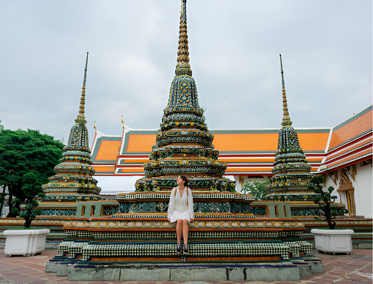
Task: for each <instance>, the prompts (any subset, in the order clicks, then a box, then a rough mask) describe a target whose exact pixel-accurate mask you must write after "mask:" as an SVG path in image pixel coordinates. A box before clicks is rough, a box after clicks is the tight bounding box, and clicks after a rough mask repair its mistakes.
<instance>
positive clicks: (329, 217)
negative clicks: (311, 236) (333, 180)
mask: <svg viewBox="0 0 373 284" xmlns="http://www.w3.org/2000/svg"><path fill="white" fill-rule="evenodd" d="M310 182H311V184H312V187H311V188H312V189H313V190H314V191H315V193H319V194H320V195H318V196H316V197H315V199H314V203H315V204H317V205H318V206H319V208H320V209H319V210H316V214H318V215H319V216H323V217H324V218H325V219H326V221H327V222H328V226H329V229H334V227H335V221H334V219H335V218H336V216H337V215H338V214H340V212H338V211H337V210H336V209H335V208H333V207H332V206H331V205H332V203H334V201H335V200H336V199H337V196H335V195H332V193H333V191H334V187H332V186H329V188H328V190H327V191H323V183H324V177H323V176H313V177H312V178H311V180H310ZM344 211H345V213H347V210H346V209H344Z"/></svg>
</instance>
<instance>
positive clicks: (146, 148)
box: [126, 134, 156, 154]
mask: <svg viewBox="0 0 373 284" xmlns="http://www.w3.org/2000/svg"><path fill="white" fill-rule="evenodd" d="M155 143H156V142H155V134H130V135H129V138H128V145H127V149H126V152H137V153H139V152H148V153H149V154H150V153H151V151H152V146H153V145H154V144H155Z"/></svg>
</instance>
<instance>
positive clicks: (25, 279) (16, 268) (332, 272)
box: [0, 249, 373, 284]
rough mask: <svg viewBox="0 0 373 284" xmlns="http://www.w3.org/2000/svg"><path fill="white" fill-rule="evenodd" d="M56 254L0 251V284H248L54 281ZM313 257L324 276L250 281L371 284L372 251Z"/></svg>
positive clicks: (220, 283)
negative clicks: (51, 265)
mask: <svg viewBox="0 0 373 284" xmlns="http://www.w3.org/2000/svg"><path fill="white" fill-rule="evenodd" d="M56 254H57V251H56V250H46V251H44V252H42V254H39V255H36V256H31V257H22V256H12V257H6V256H5V255H4V250H3V249H1V250H0V283H79V284H88V283H95V284H98V283H125V284H137V283H143V284H163V283H164V284H166V283H169V284H171V283H183V284H205V283H212V284H232V283H247V282H233V281H220V282H219V281H178V282H176V281H175V282H161V281H153V282H144V281H142V282H136V281H125V282H123V281H122V282H121V281H111V282H98V281H97V282H86V281H67V277H57V276H55V274H54V273H53V274H51V273H45V272H44V270H45V265H46V263H47V262H48V260H49V259H51V258H53V256H55V255H56ZM314 254H315V255H316V256H317V257H318V258H320V259H321V260H322V263H323V264H324V271H325V272H324V273H314V274H313V276H307V277H306V276H303V277H302V278H301V281H272V282H271V281H252V283H277V284H285V283H310V284H311V283H313V284H316V283H318V284H320V283H321V284H322V283H338V284H348V283H363V284H371V283H373V274H372V273H373V272H372V250H371V249H356V250H354V251H353V252H352V254H351V255H345V254H339V255H329V254H323V253H319V252H317V251H314Z"/></svg>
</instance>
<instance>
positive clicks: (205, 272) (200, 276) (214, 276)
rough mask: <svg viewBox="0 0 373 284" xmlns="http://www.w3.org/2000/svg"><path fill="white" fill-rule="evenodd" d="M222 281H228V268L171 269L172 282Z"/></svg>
mask: <svg viewBox="0 0 373 284" xmlns="http://www.w3.org/2000/svg"><path fill="white" fill-rule="evenodd" d="M186 279H188V280H204V281H222V280H227V269H226V268H189V267H184V268H175V269H171V277H170V281H183V280H186Z"/></svg>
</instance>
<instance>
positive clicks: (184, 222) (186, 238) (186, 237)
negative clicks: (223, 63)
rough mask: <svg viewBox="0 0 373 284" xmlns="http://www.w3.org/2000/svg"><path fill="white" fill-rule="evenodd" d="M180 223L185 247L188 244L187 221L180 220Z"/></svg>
mask: <svg viewBox="0 0 373 284" xmlns="http://www.w3.org/2000/svg"><path fill="white" fill-rule="evenodd" d="M178 221H179V220H178ZM182 221H183V239H184V245H187V244H188V220H182Z"/></svg>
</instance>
